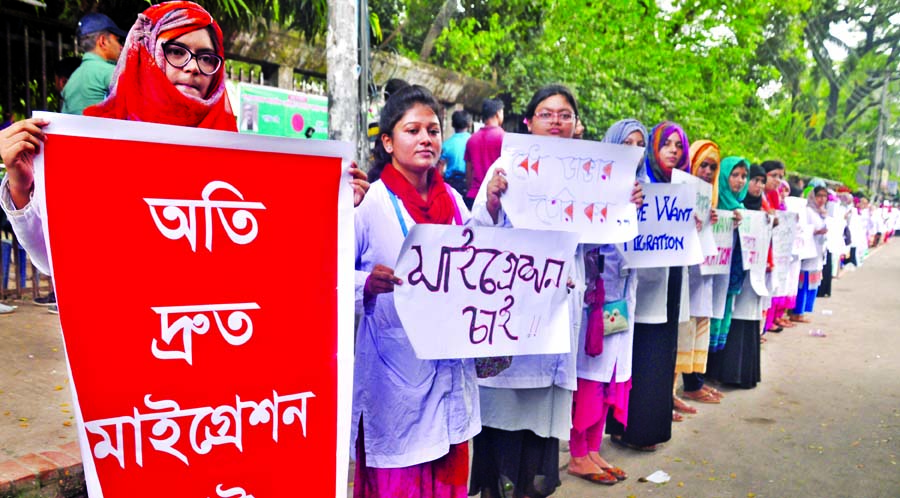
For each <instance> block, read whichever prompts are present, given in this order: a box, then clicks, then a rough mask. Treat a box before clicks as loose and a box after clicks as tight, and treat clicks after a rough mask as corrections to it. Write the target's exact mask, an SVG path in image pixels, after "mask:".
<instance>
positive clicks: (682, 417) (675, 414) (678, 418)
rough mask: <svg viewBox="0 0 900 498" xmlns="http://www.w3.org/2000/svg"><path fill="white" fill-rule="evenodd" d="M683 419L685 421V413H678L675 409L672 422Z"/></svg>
mask: <svg viewBox="0 0 900 498" xmlns="http://www.w3.org/2000/svg"><path fill="white" fill-rule="evenodd" d="M683 421H684V415H682V414H680V413H678V412H677V411H675V410H672V422H683Z"/></svg>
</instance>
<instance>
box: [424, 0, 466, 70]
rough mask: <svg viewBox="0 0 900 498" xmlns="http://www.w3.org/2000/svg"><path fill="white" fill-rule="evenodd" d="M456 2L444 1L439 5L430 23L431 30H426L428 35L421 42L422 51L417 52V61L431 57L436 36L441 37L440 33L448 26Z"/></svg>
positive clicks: (454, 0) (455, 0)
mask: <svg viewBox="0 0 900 498" xmlns="http://www.w3.org/2000/svg"><path fill="white" fill-rule="evenodd" d="M457 1H458V0H444V5H441V10H440V11H439V12H438V15H437V16H435V18H434V22H432V23H431V29H429V30H428V34H427V35H425V41H423V42H422V50H421V51H419V60H420V61H425V60H428V57H430V56H431V51H432V50H433V49H434V42H435V41H436V40H437V38H438V36H441V31H444V28H446V27H447V25H448V24H450V18H451V17H452V16H453V9H455V8H456V5H457Z"/></svg>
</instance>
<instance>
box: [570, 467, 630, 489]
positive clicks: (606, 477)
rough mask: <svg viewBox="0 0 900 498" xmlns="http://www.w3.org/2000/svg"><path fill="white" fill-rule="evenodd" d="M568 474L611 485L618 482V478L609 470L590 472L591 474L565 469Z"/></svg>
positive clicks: (595, 482)
mask: <svg viewBox="0 0 900 498" xmlns="http://www.w3.org/2000/svg"><path fill="white" fill-rule="evenodd" d="M566 473H568V474H569V475H570V476H575V477H577V478H579V479H584V480H585V481H590V482H592V483H594V484H606V485H607V486H608V485H611V484H615V483H617V482H619V479H618V478H616V476H614V475H612V474H610V473H609V472H606V471H602V472H601V473H591V474H577V473H575V472H572V471H571V470H567V471H566Z"/></svg>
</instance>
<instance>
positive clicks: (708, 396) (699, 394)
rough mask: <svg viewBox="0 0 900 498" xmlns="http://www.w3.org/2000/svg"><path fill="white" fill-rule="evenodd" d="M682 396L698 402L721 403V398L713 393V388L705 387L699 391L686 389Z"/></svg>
mask: <svg viewBox="0 0 900 498" xmlns="http://www.w3.org/2000/svg"><path fill="white" fill-rule="evenodd" d="M682 396H684V397H685V398H687V399H689V400H691V401H696V402H698V403H710V404H715V405H718V404H719V403H721V399H720V398H719V397H718V396H716V395H715V394H713V392H712V390H709V391H704V390H703V389H700V390H699V391H685V392H684V394H682Z"/></svg>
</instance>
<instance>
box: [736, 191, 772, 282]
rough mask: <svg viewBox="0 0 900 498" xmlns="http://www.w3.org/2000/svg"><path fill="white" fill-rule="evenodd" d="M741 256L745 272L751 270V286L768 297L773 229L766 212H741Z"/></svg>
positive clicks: (739, 231)
mask: <svg viewBox="0 0 900 498" xmlns="http://www.w3.org/2000/svg"><path fill="white" fill-rule="evenodd" d="M738 233H739V234H740V236H741V255H742V256H743V264H744V270H748V269H749V270H750V284H751V285H752V286H753V290H754V291H755V292H756V293H757V294H758V295H760V296H768V295H769V290H768V289H767V288H766V263H767V260H768V256H769V242H770V241H771V238H772V227H771V223H770V222H769V215H768V214H766V213H765V211H749V210H746V209H744V210H741V224H740V226H739V227H738Z"/></svg>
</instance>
